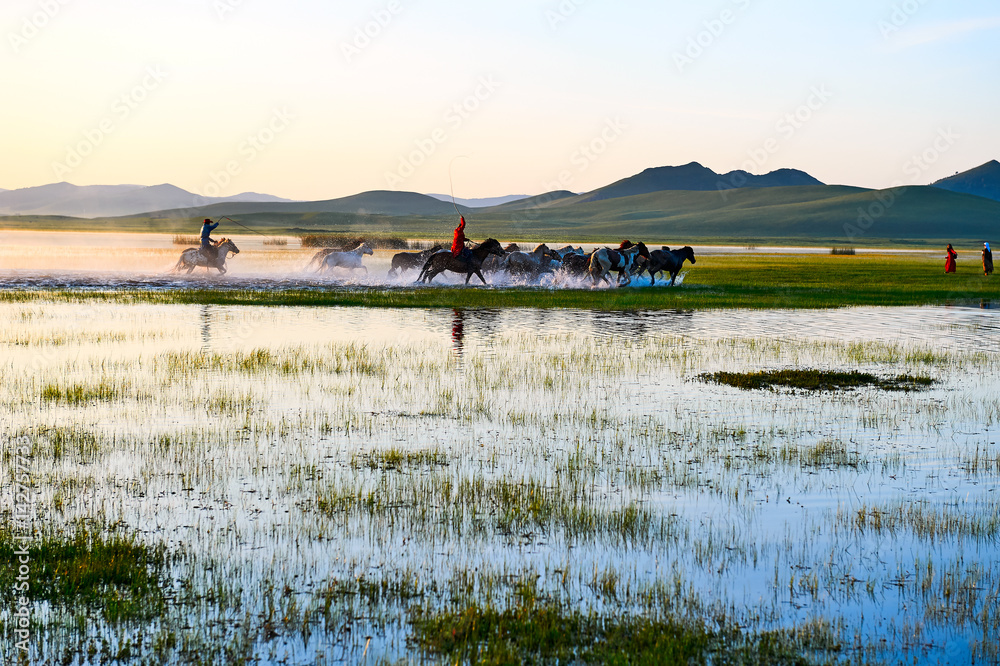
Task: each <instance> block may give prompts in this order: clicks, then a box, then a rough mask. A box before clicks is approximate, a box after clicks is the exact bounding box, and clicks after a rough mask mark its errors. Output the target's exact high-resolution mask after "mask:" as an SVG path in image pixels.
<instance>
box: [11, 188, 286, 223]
mask: <svg viewBox="0 0 1000 666" xmlns="http://www.w3.org/2000/svg"><path fill="white" fill-rule="evenodd" d="M287 201H289V200H288V199H282V198H280V197H275V196H271V195H270V194H257V193H256V192H244V193H243V194H237V195H235V196H231V197H203V196H200V195H197V194H193V193H191V192H188V191H187V190H183V189H181V188H179V187H175V186H174V185H154V186H152V187H147V186H144V185H87V186H78V185H71V184H70V183H53V184H52V185H42V186H40V187H27V188H24V189H20V190H0V215H63V216H68V217H85V218H95V217H118V216H122V215H138V214H140V213H147V212H149V211H152V210H164V209H168V208H172V209H185V208H200V207H202V206H208V205H212V204H217V203H239V202H253V203H263V202H287Z"/></svg>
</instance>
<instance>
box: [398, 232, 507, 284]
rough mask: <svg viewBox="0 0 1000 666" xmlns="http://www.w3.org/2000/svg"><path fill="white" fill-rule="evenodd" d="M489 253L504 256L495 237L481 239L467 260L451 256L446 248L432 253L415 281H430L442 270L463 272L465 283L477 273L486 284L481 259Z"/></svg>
mask: <svg viewBox="0 0 1000 666" xmlns="http://www.w3.org/2000/svg"><path fill="white" fill-rule="evenodd" d="M491 254H495V255H497V256H499V257H502V256H504V251H503V248H502V247H500V241H498V240H496V239H495V238H488V239H486V240H485V241H483V244H482V245H480V246H479V247H477V248H475V249H473V250H472V258H471V259H469V260H468V261H466V260H465V259H463V258H462V257H453V256H452V254H451V252H449V251H447V250H444V251H442V252H438V253H436V254H432V255H431V256H430V257H429V258H428V259H427V263H425V264H424V267H423V269H421V271H420V276H419V277H418V278H417V282H426V283H430V282H431V281H432V280H433V279H434V278H435V277H437V276H438V275H439V274H441V273H443V272H444V271H451V272H452V273H465V284H469V280H471V279H472V276H473V275H478V276H479V279H480V280H482V281H483V284H486V278H484V277H483V271H482V268H483V261H484V260H485V259H486V257H488V256H490V255H491Z"/></svg>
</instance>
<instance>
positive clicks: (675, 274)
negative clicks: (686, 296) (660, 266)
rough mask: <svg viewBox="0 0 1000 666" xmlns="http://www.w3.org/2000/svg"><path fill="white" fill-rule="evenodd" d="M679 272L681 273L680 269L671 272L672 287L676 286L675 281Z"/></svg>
mask: <svg viewBox="0 0 1000 666" xmlns="http://www.w3.org/2000/svg"><path fill="white" fill-rule="evenodd" d="M677 273H680V271H679V270H678V271H677V272H675V273H671V274H670V286H671V287H672V286H674V283H675V282H677Z"/></svg>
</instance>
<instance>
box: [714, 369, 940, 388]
mask: <svg viewBox="0 0 1000 666" xmlns="http://www.w3.org/2000/svg"><path fill="white" fill-rule="evenodd" d="M699 378H700V379H702V380H703V381H707V382H714V383H716V384H725V385H726V386H732V387H734V388H738V389H743V390H746V391H752V390H756V389H774V388H775V387H782V388H793V389H802V390H807V391H835V390H838V389H853V388H860V387H863V386H874V387H876V388H879V389H882V390H885V391H916V390H919V389H923V388H927V387H929V386H931V385H932V384H934V380H933V379H931V378H930V377H926V376H913V375H897V376H895V377H888V378H882V377H878V376H877V375H873V374H871V373H867V372H859V371H857V370H852V371H851V372H835V371H826V370H766V371H760V372H715V373H705V374H702V375H699Z"/></svg>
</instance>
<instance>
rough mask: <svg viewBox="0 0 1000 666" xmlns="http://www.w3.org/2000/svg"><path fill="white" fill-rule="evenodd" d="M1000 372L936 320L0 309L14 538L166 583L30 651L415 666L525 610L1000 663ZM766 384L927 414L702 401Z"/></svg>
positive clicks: (807, 314) (959, 313)
mask: <svg viewBox="0 0 1000 666" xmlns="http://www.w3.org/2000/svg"><path fill="white" fill-rule="evenodd" d="M998 343H1000V316H998V313H996V312H992V311H977V310H971V309H959V308H952V309H947V308H906V309H878V308H868V309H844V310H833V311H792V312H787V311H780V312H779V311H754V312H747V311H699V312H653V313H639V314H636V313H625V314H622V313H593V312H580V311H548V310H545V311H540V310H505V311H492V310H485V311H484V310H473V311H451V310H448V311H442V310H435V311H423V310H369V309H347V308H322V309H320V308H314V309H308V308H255V307H216V306H181V305H166V306H154V305H149V306H146V305H121V306H119V305H113V304H100V305H74V304H56V303H45V302H34V303H30V304H3V305H0V405H2V409H3V413H2V416H3V424H2V425H3V436H4V450H3V455H4V466H5V468H7V467H8V465H10V464H11V454H10V451H11V448H12V447H13V446H14V445H27V446H28V447H30V450H31V456H30V475H31V488H32V497H33V499H34V500H35V504H34V506H35V511H36V515H37V520H36V522H35V527H36V529H37V530H38V531H39V532H45V533H49V534H52V535H54V536H56V537H58V538H68V536H67V535H73V534H79V533H80V530H81V529H84V527H82V526H86V529H89V530H91V531H95V532H100V533H102V534H108V535H114V534H118V535H125V536H126V537H127V538H130V539H134V540H135V541H136V542H137V543H138V544H141V545H145V546H149V547H151V548H159V547H162V548H163V549H164V551H163V552H165V553H167V556H166V560H165V563H164V564H163V566H162V567H161V568H160V569H156V568H155V567H153V566H152V565H149V567H148V569H149V570H150V571H154V570H155V571H158V572H159V573H158V574H157V576H158V577H157V578H156V579H155V581H156V582H155V586H156V588H157V589H158V590H159V591H158V592H156V593H155V594H154V595H153V597H154V600H155V603H152V602H151V603H152V605H151V607H153V608H155V609H156V610H155V612H153V613H152V614H151V615H150V614H148V613H146V614H144V613H140V612H132V611H129V610H128V609H129V607H128V606H126V607H125V610H121V611H120V612H116V613H110V612H108V611H107V604H105V605H104V606H103V609H102V607H97V606H94V605H87V604H84V603H82V602H79V601H78V600H77V599H75V598H74V597H73V596H72V595H71V594H63V595H61V596H60V595H54V596H53V595H50V596H48V597H46V598H45V599H44V600H37V601H35V602H33V605H32V613H33V615H32V617H33V623H34V624H33V633H32V650H33V654H34V656H35V657H36V658H38V659H39V660H47V659H53V660H54V659H56V658H61V657H63V656H64V655H66V654H70V655H78V656H80V657H81V659H82V658H83V655H86V654H87V652H88V650H89V651H91V654H96V655H97V656H96V657H92V658H91V659H92V661H100V660H101V659H105V658H110V655H117V656H118V657H121V658H122V660H123V661H129V660H130V659H138V656H141V655H143V656H145V657H147V658H151V659H157V658H161V659H178V658H185V657H188V658H189V657H191V655H195V654H197V655H201V656H202V657H203V658H205V659H208V660H216V661H238V660H240V659H248V660H258V661H262V662H267V663H336V662H355V661H358V660H359V659H361V658H362V656H365V657H367V658H369V659H375V658H380V657H385V658H388V659H390V660H394V659H398V658H405V657H407V656H410V655H415V654H417V653H419V652H420V650H421V649H423V650H424V656H428V657H432V658H436V657H439V656H441V655H440V654H439V653H434V652H432V651H431V650H432V648H430V647H427V645H426V644H425V643H424V642H422V641H421V640H420V637H419V636H415V635H414V634H415V632H416V631H417V630H416V629H415V627H416V626H417V622H416V619H415V618H420V617H427V616H433V614H435V613H442V612H446V611H449V612H452V611H453V612H460V611H462V610H463V609H466V608H469V607H470V605H478V606H482V607H487V606H489V607H496V608H501V609H502V608H508V607H514V606H519V605H520V606H523V605H524V604H526V603H528V602H527V601H526V599H530V600H531V603H538V604H543V603H554V602H558V603H560V604H562V605H563V606H564V607H567V608H570V609H573V610H579V611H581V612H583V613H595V614H597V615H599V616H602V617H605V618H621V617H635V616H650V617H665V618H684V619H688V620H704V621H707V622H709V623H710V624H711V625H712V626H716V625H719V626H722V625H723V624H725V625H727V626H738V627H740V628H742V629H743V630H744V631H745V632H748V633H753V632H762V631H769V630H781V629H787V630H792V631H790V633H789V634H788V635H789V636H791V637H793V638H794V640H797V641H800V642H801V645H802V651H803V653H804V654H808V655H812V656H815V657H816V658H817V659H820V660H822V659H835V660H845V661H863V660H865V659H868V658H871V659H874V660H876V661H880V660H884V661H887V662H890V663H894V662H897V661H904V660H908V661H912V660H913V659H914V658H916V659H918V660H920V661H926V662H931V663H934V662H941V663H964V662H969V661H972V660H973V659H975V660H977V661H981V662H984V663H997V661H998V652H997V645H998V643H1000V602H998V595H997V590H998V583H1000V578H998V576H1000V570H998V569H1000V557H998V555H1000V546H998V542H997V538H998V530H1000V497H998V496H997V492H996V491H995V489H996V488H997V481H998V479H1000V447H998V446H997V435H998V430H1000V426H998V424H997V419H998V417H1000V384H998V382H997V381H996V378H997V372H998V371H1000V344H998ZM784 368H816V369H823V370H860V371H865V372H871V373H875V374H878V375H880V376H895V375H898V374H902V373H910V374H914V375H925V376H929V377H931V378H933V379H934V380H935V384H934V385H933V386H932V387H931V388H929V389H927V390H921V391H913V392H886V391H881V390H878V389H873V388H862V389H857V390H852V391H827V392H818V393H810V392H802V391H787V390H776V391H742V390H739V389H735V388H730V387H725V386H718V385H714V384H708V383H704V382H703V381H701V380H699V378H698V377H699V375H701V374H703V373H710V372H715V371H719V370H726V371H731V372H739V371H757V370H762V369H784ZM10 481H11V479H10V478H9V477H8V478H5V479H4V485H3V487H2V497H3V507H4V513H3V520H4V521H5V523H6V525H7V527H5V529H7V530H9V529H10V528H9V524H10V521H11V519H12V514H11V511H10V509H9V508H8V507H11V506H13V505H14V487H13V486H12V485H11V483H10ZM60 535H62V536H60ZM36 557H37V558H38V559H40V560H41V559H43V555H42V554H37V555H36ZM36 575H40V574H36ZM116 589H117V588H116ZM137 589H139V588H138V587H137V586H136V585H134V584H133V585H132V587H129V586H127V585H126V586H124V588H123V590H124V591H123V592H121V594H122V595H123V596H125V597H127V596H128V595H129V594H135V595H138V594H140V592H137V591H136V590H137ZM143 594H145V592H144V593H143ZM3 603H4V604H5V605H4V606H3V607H2V609H0V618H2V622H3V623H4V625H5V626H4V627H3V631H5V632H8V631H9V627H10V626H12V625H11V621H12V615H11V614H12V613H13V611H14V607H13V606H12V605H11V603H12V602H9V601H8V600H7V597H4V602H3ZM0 644H2V645H3V648H2V649H3V650H4V651H5V653H4V654H3V655H2V656H3V659H4V661H7V660H8V659H14V657H15V655H14V654H13V647H12V643H11V642H8V641H6V640H4V641H2V642H0ZM817 645H820V646H821V647H819V648H818V647H817ZM123 650H127V651H125V652H123ZM123 654H124V657H122V655H123Z"/></svg>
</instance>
